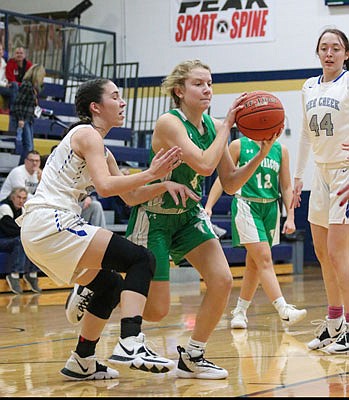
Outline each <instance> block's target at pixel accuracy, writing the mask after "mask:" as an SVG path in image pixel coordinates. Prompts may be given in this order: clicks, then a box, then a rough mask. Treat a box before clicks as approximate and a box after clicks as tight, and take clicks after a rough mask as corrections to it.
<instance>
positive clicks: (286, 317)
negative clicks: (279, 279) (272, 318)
mask: <svg viewBox="0 0 349 400" xmlns="http://www.w3.org/2000/svg"><path fill="white" fill-rule="evenodd" d="M279 315H280V318H281V321H282V322H283V324H285V325H286V326H292V325H294V324H296V323H297V322H299V321H301V320H302V319H304V318H305V317H306V316H307V310H305V309H302V310H298V309H297V308H296V307H295V306H294V305H292V304H286V306H285V307H283V308H282V309H281V310H280V312H279Z"/></svg>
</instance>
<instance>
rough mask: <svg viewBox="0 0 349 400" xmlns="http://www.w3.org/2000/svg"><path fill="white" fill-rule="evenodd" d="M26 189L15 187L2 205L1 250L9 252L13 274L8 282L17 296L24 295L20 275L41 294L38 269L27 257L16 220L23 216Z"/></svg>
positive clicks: (0, 211) (0, 219)
mask: <svg viewBox="0 0 349 400" xmlns="http://www.w3.org/2000/svg"><path fill="white" fill-rule="evenodd" d="M27 195H28V193H27V190H26V189H25V187H15V188H13V189H12V190H11V193H10V194H9V196H8V197H7V198H6V199H5V200H3V201H2V202H1V203H0V250H1V251H6V252H9V254H10V260H9V263H10V265H11V272H10V273H9V274H7V275H6V281H7V283H8V285H9V287H10V289H11V291H12V292H13V293H15V294H21V293H23V290H22V288H21V284H20V274H21V273H22V274H23V279H24V281H25V282H27V284H28V285H29V287H30V289H31V290H32V291H33V292H36V293H40V292H41V289H40V288H39V285H38V275H37V272H38V268H37V267H36V266H35V265H34V264H33V263H32V262H31V261H30V260H29V259H28V257H27V256H26V254H25V252H24V249H23V246H22V242H21V238H20V227H19V226H18V225H17V223H16V221H15V219H16V218H17V217H19V216H20V215H22V207H23V205H24V203H25V201H26V200H27Z"/></svg>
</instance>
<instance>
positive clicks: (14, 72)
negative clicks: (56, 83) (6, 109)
mask: <svg viewBox="0 0 349 400" xmlns="http://www.w3.org/2000/svg"><path fill="white" fill-rule="evenodd" d="M32 65H33V63H32V62H31V61H29V60H27V59H26V54H25V50H24V48H23V47H16V49H15V51H14V54H13V57H11V58H9V59H8V61H7V65H6V78H7V81H8V83H9V88H10V89H11V91H12V100H11V101H13V102H12V104H11V106H10V125H9V130H10V131H11V132H16V129H17V124H16V120H15V118H14V115H13V113H12V109H13V107H12V106H13V104H14V100H15V99H16V97H17V93H18V88H19V86H21V84H22V81H23V78H24V75H25V73H26V72H27V71H28V70H29V68H30V67H31V66H32Z"/></svg>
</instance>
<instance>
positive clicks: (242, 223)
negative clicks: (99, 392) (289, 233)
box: [231, 197, 280, 247]
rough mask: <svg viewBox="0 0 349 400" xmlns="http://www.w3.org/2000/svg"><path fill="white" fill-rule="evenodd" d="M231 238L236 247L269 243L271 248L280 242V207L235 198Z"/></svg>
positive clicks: (275, 203)
mask: <svg viewBox="0 0 349 400" xmlns="http://www.w3.org/2000/svg"><path fill="white" fill-rule="evenodd" d="M231 215H232V218H231V236H232V245H233V246H234V247H239V246H243V245H244V244H248V243H259V242H268V243H269V245H270V246H274V245H276V244H279V242H280V206H279V202H278V201H277V200H275V201H273V202H271V203H256V202H252V201H247V200H244V199H242V198H238V197H234V198H233V200H232V202H231Z"/></svg>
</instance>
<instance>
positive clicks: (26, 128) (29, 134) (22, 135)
mask: <svg viewBox="0 0 349 400" xmlns="http://www.w3.org/2000/svg"><path fill="white" fill-rule="evenodd" d="M45 75H46V71H45V68H44V66H43V65H41V64H34V65H33V66H32V67H30V68H29V69H28V71H27V72H26V73H25V75H24V77H23V82H22V84H21V86H20V88H19V90H18V94H17V96H16V99H15V104H14V106H13V116H14V118H15V120H16V126H17V128H16V132H17V135H16V152H17V154H20V155H21V157H20V159H19V164H23V162H24V159H25V157H26V156H27V154H28V152H29V151H31V150H33V148H34V130H33V124H34V117H39V116H40V115H41V113H40V115H38V114H37V109H39V110H40V107H38V102H39V92H40V91H41V89H42V86H43V83H44V78H45Z"/></svg>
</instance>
